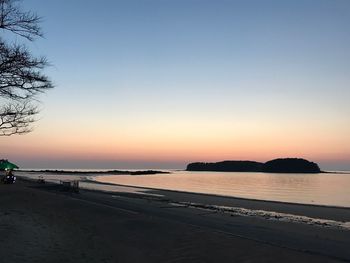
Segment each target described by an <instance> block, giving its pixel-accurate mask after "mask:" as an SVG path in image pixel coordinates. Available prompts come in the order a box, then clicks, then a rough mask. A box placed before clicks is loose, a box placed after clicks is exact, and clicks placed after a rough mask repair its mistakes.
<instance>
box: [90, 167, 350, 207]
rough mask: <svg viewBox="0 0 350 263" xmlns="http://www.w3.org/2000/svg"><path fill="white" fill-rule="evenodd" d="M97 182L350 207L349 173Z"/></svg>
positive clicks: (174, 176)
mask: <svg viewBox="0 0 350 263" xmlns="http://www.w3.org/2000/svg"><path fill="white" fill-rule="evenodd" d="M95 180H96V181H99V182H109V183H116V184H121V185H131V186H139V187H149V188H160V189H169V190H180V191H188V192H197V193H208V194H216V195H225V196H236V197H243V198H252V199H262V200H274V201H284V202H295V203H306V204H320V205H336V206H347V207H350V175H349V174H268V173H225V172H186V171H181V172H174V173H172V174H167V175H164V174H161V175H142V176H129V175H115V176H98V177H96V178H95Z"/></svg>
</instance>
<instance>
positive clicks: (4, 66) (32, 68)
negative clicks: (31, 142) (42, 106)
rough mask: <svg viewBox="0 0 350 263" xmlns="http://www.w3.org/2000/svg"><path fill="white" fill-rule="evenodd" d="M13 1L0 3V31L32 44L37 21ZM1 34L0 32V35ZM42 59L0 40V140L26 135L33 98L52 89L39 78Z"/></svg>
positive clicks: (31, 119)
mask: <svg viewBox="0 0 350 263" xmlns="http://www.w3.org/2000/svg"><path fill="white" fill-rule="evenodd" d="M17 2H18V1H16V0H0V29H3V30H6V31H9V32H11V33H14V34H16V35H19V36H21V37H24V38H25V39H28V40H30V41H33V40H34V39H35V37H40V36H42V33H41V29H40V27H39V25H38V23H39V22H40V18H39V17H38V16H37V15H36V14H33V13H31V12H23V11H21V10H20V8H19V6H18V5H17ZM0 32H1V31H0ZM46 66H48V63H47V60H46V58H45V57H39V58H37V57H34V56H33V55H32V54H31V53H30V52H29V51H28V49H27V48H26V47H25V46H23V45H18V44H9V43H7V42H6V40H5V39H4V38H3V37H2V36H0V102H3V103H2V105H1V104H0V136H10V135H13V134H23V133H28V132H30V131H31V130H32V129H31V124H32V123H33V122H34V121H35V118H34V117H35V115H36V114H37V113H38V109H37V107H36V106H33V102H37V98H36V97H37V95H38V94H40V93H43V92H45V91H46V90H48V89H51V88H52V87H53V85H52V83H51V81H50V80H49V78H48V77H47V76H46V75H45V74H43V69H44V68H45V67H46Z"/></svg>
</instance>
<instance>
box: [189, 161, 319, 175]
mask: <svg viewBox="0 0 350 263" xmlns="http://www.w3.org/2000/svg"><path fill="white" fill-rule="evenodd" d="M186 170H187V171H216V172H263V173H320V172H321V170H320V168H319V166H318V165H317V164H316V163H314V162H310V161H308V160H305V159H301V158H280V159H274V160H271V161H268V162H266V163H260V162H254V161H223V162H217V163H201V162H196V163H190V164H188V165H187V168H186Z"/></svg>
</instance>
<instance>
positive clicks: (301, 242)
mask: <svg viewBox="0 0 350 263" xmlns="http://www.w3.org/2000/svg"><path fill="white" fill-rule="evenodd" d="M154 193H156V194H162V195H164V197H162V198H145V197H143V198H140V197H139V196H135V195H130V194H122V193H121V194H115V193H114V194H108V193H99V192H92V191H81V192H80V193H79V194H73V193H65V192H61V191H60V190H59V189H58V188H57V186H54V185H47V184H46V185H39V184H36V183H33V182H26V181H19V182H18V183H16V184H15V185H3V184H1V185H0V262H6V263H7V262H338V261H350V251H349V250H350V249H349V248H350V231H348V230H342V229H336V228H327V227H321V226H314V225H308V224H299V223H291V222H282V221H274V220H267V219H264V218H261V217H254V216H253V217H245V216H235V215H230V214H226V213H220V212H217V211H211V210H203V209H198V208H191V207H183V206H178V205H176V202H177V201H178V200H180V201H181V202H182V201H184V200H185V201H189V202H195V201H196V202H199V201H201V202H205V203H215V204H222V205H225V204H226V203H230V204H231V205H232V204H235V205H237V206H242V207H244V206H246V207H247V208H254V209H257V208H259V209H266V210H269V209H270V210H274V209H275V208H276V207H277V210H280V211H281V210H282V211H284V212H291V211H293V209H294V210H295V211H296V212H297V213H299V214H303V213H306V214H309V215H318V216H320V217H324V218H330V219H339V220H340V219H341V220H344V221H350V220H349V219H350V211H349V209H337V208H322V207H310V206H293V205H287V204H277V203H269V202H259V201H244V200H239V199H234V198H230V199H225V198H223V199H220V198H216V197H210V196H201V195H192V194H181V193H172V192H167V191H158V192H157V191H154ZM180 201H179V202H180ZM220 202H221V203H220ZM225 202H226V203H225ZM172 203H173V204H172ZM174 203H175V205H174ZM226 205H227V204H226Z"/></svg>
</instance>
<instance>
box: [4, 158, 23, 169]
mask: <svg viewBox="0 0 350 263" xmlns="http://www.w3.org/2000/svg"><path fill="white" fill-rule="evenodd" d="M18 168H19V167H18V166H17V165H15V164H14V163H11V162H9V161H7V160H0V170H6V169H9V170H12V169H18Z"/></svg>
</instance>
